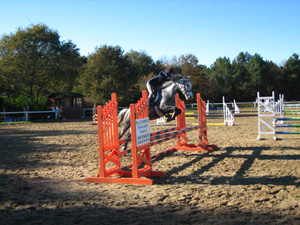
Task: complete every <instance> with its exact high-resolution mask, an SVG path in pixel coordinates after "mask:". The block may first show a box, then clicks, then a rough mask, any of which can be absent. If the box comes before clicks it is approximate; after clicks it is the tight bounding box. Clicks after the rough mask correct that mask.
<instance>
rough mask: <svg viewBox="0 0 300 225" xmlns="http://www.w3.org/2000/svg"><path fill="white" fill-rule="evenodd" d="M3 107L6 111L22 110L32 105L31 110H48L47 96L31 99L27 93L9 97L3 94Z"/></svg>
mask: <svg viewBox="0 0 300 225" xmlns="http://www.w3.org/2000/svg"><path fill="white" fill-rule="evenodd" d="M2 99H3V107H5V110H6V111H22V110H23V107H27V106H29V107H30V110H46V109H47V98H46V97H39V99H38V101H36V99H29V98H27V97H26V96H25V95H21V96H19V97H17V98H8V97H7V96H3V97H2Z"/></svg>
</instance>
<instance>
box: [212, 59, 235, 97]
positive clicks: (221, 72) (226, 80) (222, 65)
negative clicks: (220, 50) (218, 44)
mask: <svg viewBox="0 0 300 225" xmlns="http://www.w3.org/2000/svg"><path fill="white" fill-rule="evenodd" d="M209 77H210V86H209V90H210V92H209V94H210V97H211V98H212V100H213V101H216V102H220V101H221V99H222V97H223V96H226V98H229V99H232V98H233V96H232V95H233V92H234V85H235V82H234V80H233V70H232V65H231V63H230V59H229V58H226V57H223V58H221V57H220V58H218V59H217V60H216V61H215V62H214V63H213V65H212V66H211V69H210V73H209Z"/></svg>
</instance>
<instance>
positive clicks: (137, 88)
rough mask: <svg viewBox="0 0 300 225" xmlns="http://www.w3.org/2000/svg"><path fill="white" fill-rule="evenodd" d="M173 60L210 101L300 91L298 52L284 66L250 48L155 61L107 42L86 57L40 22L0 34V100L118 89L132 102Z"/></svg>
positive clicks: (36, 105) (15, 102)
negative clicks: (208, 57)
mask: <svg viewBox="0 0 300 225" xmlns="http://www.w3.org/2000/svg"><path fill="white" fill-rule="evenodd" d="M169 66H172V67H173V68H174V69H175V72H176V73H181V74H183V75H185V76H191V81H192V84H193V92H194V93H198V92H200V93H201V96H202V97H203V98H204V99H209V100H210V101H211V102H220V101H221V99H222V96H226V100H228V101H232V100H233V99H236V100H237V101H254V100H255V98H256V94H257V91H259V92H261V95H270V93H271V92H272V91H275V92H276V93H283V94H285V98H286V99H287V100H298V99H299V97H298V96H300V89H299V83H300V58H299V55H298V54H293V55H292V56H291V57H290V58H289V59H288V60H287V61H286V62H285V64H284V65H283V66H282V67H279V66H277V65H276V64H275V63H273V62H272V61H267V60H264V59H263V58H262V57H261V56H260V55H259V54H257V53H256V54H254V55H251V54H249V53H248V52H241V53H239V54H238V56H237V57H236V58H235V59H233V61H230V59H229V58H226V57H223V58H222V57H220V58H217V59H216V61H215V62H214V63H213V64H212V65H211V67H209V68H208V67H206V66H203V65H201V64H199V60H198V59H197V57H196V56H194V55H193V54H185V55H181V56H179V57H176V56H174V57H172V59H171V60H166V59H165V60H157V61H156V62H154V61H153V59H152V58H151V56H149V55H147V54H146V53H145V52H144V51H134V50H131V51H129V52H128V53H124V51H123V50H122V48H121V47H119V46H108V45H102V46H101V47H99V48H96V50H95V52H94V53H92V54H90V55H89V56H88V57H85V56H80V54H79V49H78V48H77V47H76V45H75V44H74V43H72V42H71V41H60V36H59V34H58V32H57V31H54V30H52V29H50V28H49V27H47V26H46V25H43V24H37V25H31V26H29V27H27V28H25V29H22V28H19V29H18V30H17V32H16V33H12V34H8V35H6V34H5V35H3V36H2V37H1V39H0V96H5V97H3V99H2V100H1V98H0V100H1V101H0V103H1V104H0V106H5V107H7V108H11V109H19V110H20V108H21V109H22V107H23V106H27V105H29V106H30V109H39V110H42V109H44V108H46V106H47V101H46V97H47V95H48V94H50V93H53V92H65V93H70V92H81V93H82V94H84V95H85V96H86V97H88V98H89V99H92V100H93V101H96V102H97V103H98V104H104V103H105V102H107V101H108V100H110V98H111V93H113V92H115V93H117V95H118V101H119V106H128V105H129V104H130V103H132V102H136V101H137V100H138V99H139V97H140V96H141V89H145V81H146V80H148V79H149V78H151V77H152V76H155V75H156V74H158V73H159V72H160V71H162V70H164V69H165V68H166V67H169Z"/></svg>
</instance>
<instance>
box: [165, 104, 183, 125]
mask: <svg viewBox="0 0 300 225" xmlns="http://www.w3.org/2000/svg"><path fill="white" fill-rule="evenodd" d="M180 113H181V109H178V108H176V107H175V109H174V112H173V114H172V115H171V116H169V117H168V119H167V122H170V121H172V120H175V118H176V116H178V115H179V114H180Z"/></svg>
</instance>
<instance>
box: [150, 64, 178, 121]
mask: <svg viewBox="0 0 300 225" xmlns="http://www.w3.org/2000/svg"><path fill="white" fill-rule="evenodd" d="M174 75H175V71H174V69H173V68H172V67H170V68H167V69H166V70H165V71H160V72H159V74H158V75H157V76H155V77H153V78H151V79H150V80H148V82H147V89H148V92H149V95H148V99H149V102H151V100H153V97H154V96H153V95H154V94H153V93H154V91H155V89H156V88H157V86H159V85H162V84H163V83H164V82H166V81H168V80H171V79H172V78H173V77H174ZM180 113H181V110H180V109H178V108H176V107H175V112H174V113H173V115H172V116H171V115H169V116H168V118H167V122H169V121H171V120H174V119H175V117H176V116H177V115H179V114H180Z"/></svg>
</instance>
